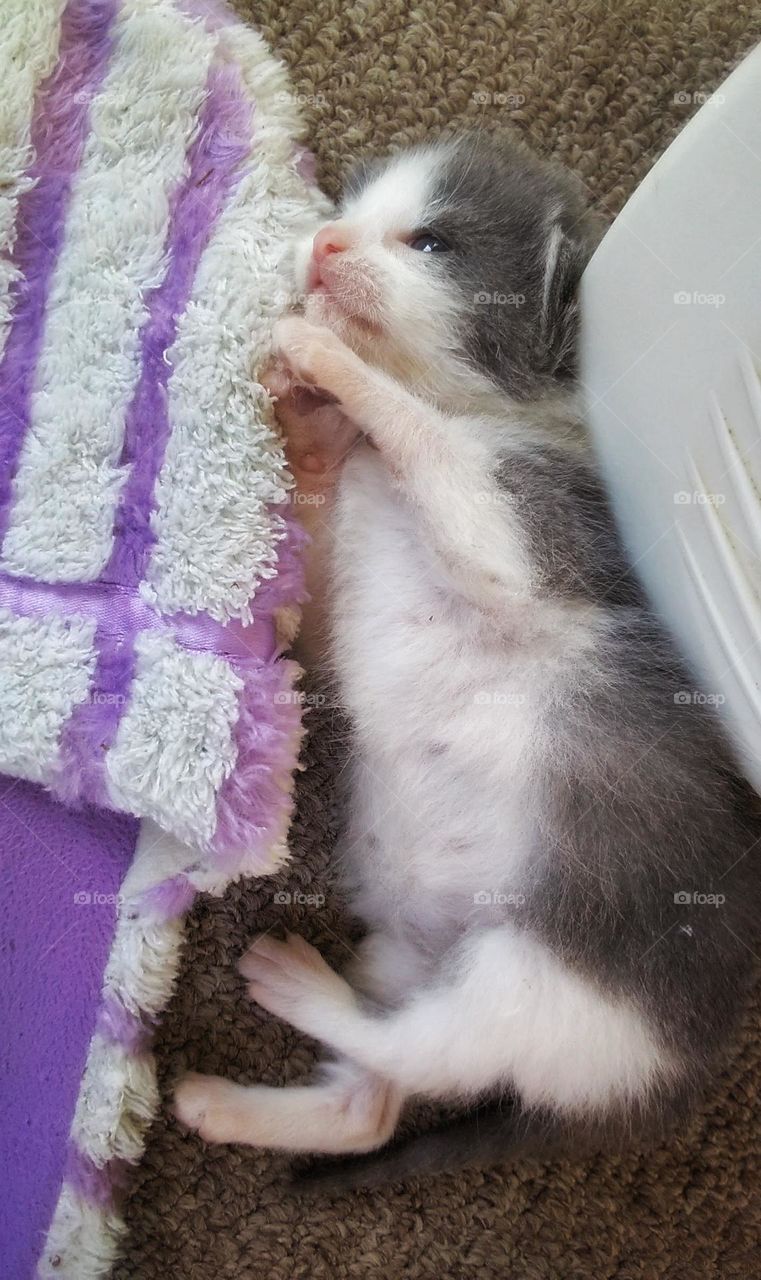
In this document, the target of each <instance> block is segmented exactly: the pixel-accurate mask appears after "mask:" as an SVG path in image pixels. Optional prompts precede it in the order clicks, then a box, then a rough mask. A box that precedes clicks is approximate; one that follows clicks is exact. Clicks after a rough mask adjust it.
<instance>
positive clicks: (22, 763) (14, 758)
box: [0, 609, 96, 783]
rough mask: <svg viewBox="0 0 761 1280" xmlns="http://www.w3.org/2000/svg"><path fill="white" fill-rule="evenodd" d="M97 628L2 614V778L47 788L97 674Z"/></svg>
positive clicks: (72, 621)
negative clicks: (66, 733) (67, 728)
mask: <svg viewBox="0 0 761 1280" xmlns="http://www.w3.org/2000/svg"><path fill="white" fill-rule="evenodd" d="M94 639H95V623H94V622H90V621H87V620H85V619H84V618H68V619H64V618H56V617H52V618H47V619H45V620H44V621H40V620H37V619H35V618H17V617H16V616H15V614H13V613H11V612H10V611H9V610H8V609H0V689H2V697H3V714H2V716H0V773H9V774H13V776H14V777H17V778H26V779H27V780H28V781H29V782H42V783H48V782H50V781H51V774H52V772H53V771H54V769H55V767H56V764H57V763H58V755H59V744H60V737H61V733H62V731H63V727H64V725H65V724H66V721H67V720H68V719H69V716H70V715H71V713H72V711H73V710H74V708H75V707H76V706H78V705H79V703H80V702H84V700H85V699H86V698H87V696H88V693H89V689H90V680H91V678H92V675H93V672H94V670H95V659H96V654H95V647H94Z"/></svg>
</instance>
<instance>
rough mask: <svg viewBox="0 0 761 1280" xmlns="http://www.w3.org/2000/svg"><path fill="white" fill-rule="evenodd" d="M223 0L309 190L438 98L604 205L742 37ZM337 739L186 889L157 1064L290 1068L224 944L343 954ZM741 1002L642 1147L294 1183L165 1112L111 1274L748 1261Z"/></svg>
mask: <svg viewBox="0 0 761 1280" xmlns="http://www.w3.org/2000/svg"><path fill="white" fill-rule="evenodd" d="M238 10H239V12H240V13H241V15H243V16H245V17H247V18H250V19H251V20H252V21H253V22H256V23H258V25H259V27H260V29H261V30H262V31H263V32H264V34H265V36H266V37H267V38H268V39H269V40H270V41H271V43H272V44H273V45H274V47H275V49H276V50H277V51H278V53H279V54H280V55H281V57H282V58H284V59H285V61H286V62H287V64H288V66H289V67H290V69H291V73H292V75H293V79H294V83H295V87H296V91H297V92H298V93H299V94H302V95H304V96H303V99H302V101H303V103H304V108H305V111H306V113H307V115H308V118H309V121H310V127H311V136H312V138H313V144H314V147H315V149H316V152H317V156H318V160H319V172H320V176H321V179H322V181H323V183H324V185H325V186H326V187H327V189H328V190H329V191H331V192H334V191H335V190H336V185H337V181H338V175H339V173H340V170H341V167H342V165H344V163H345V162H346V161H347V160H348V159H349V158H350V157H352V156H354V155H356V154H357V153H360V152H363V151H366V150H367V149H370V148H377V147H380V146H383V145H385V144H387V143H389V142H400V141H408V140H417V139H420V138H423V137H425V136H426V135H427V134H429V133H431V132H435V131H436V130H438V129H440V128H441V127H442V126H444V125H446V124H449V123H450V122H452V121H455V122H461V123H463V124H475V123H478V122H480V121H484V122H485V123H486V125H487V126H489V127H492V126H499V125H500V124H502V123H511V124H513V125H515V126H516V127H517V128H518V129H519V130H520V131H521V132H522V133H523V134H524V135H525V137H526V138H527V139H529V140H531V141H533V143H534V144H535V145H536V146H537V147H538V148H539V149H540V150H543V151H545V152H552V153H554V154H556V155H557V156H559V157H560V158H561V159H562V160H564V161H565V162H566V163H568V164H569V165H570V166H571V167H572V168H574V169H575V170H576V172H577V173H579V174H580V175H581V176H582V177H583V178H584V179H585V181H586V182H587V183H588V185H589V188H590V190H591V192H592V194H593V196H594V198H595V200H596V202H597V203H598V205H599V206H600V207H601V208H602V209H603V210H607V211H608V212H609V213H615V212H616V211H617V210H618V209H619V208H620V207H621V204H622V203H623V201H624V200H625V199H626V197H627V196H628V194H629V193H630V192H631V191H632V190H633V188H634V187H635V185H636V184H637V182H638V180H639V179H640V178H642V176H643V175H644V174H645V173H646V171H647V169H648V168H649V166H650V165H651V164H652V163H653V161H654V160H655V159H656V158H657V156H658V155H659V154H660V152H661V151H662V150H663V149H664V147H665V146H666V144H667V143H668V141H669V140H670V139H671V137H672V136H673V135H674V133H675V132H676V131H677V130H678V128H679V127H680V125H681V124H682V123H683V122H684V121H685V119H686V118H687V117H688V116H689V114H690V112H691V111H692V110H693V109H694V108H693V106H692V98H693V95H696V94H701V93H707V92H710V91H711V90H712V89H714V88H715V87H716V86H717V85H718V83H719V82H720V80H721V79H722V77H723V75H724V74H725V72H726V71H727V70H728V68H730V67H731V66H732V65H733V64H734V63H735V62H736V61H737V60H738V59H739V58H740V56H741V55H742V54H743V53H745V52H746V51H747V50H748V49H749V48H750V47H751V46H752V45H753V44H754V43H755V42H756V41H757V40H758V39H759V38H761V9H759V7H755V8H753V7H752V6H751V5H746V4H739V5H738V4H736V3H735V2H734V0H692V2H691V3H683V2H681V0H657V2H656V3H648V0H628V2H625V3H621V0H610V3H605V2H604V0H566V2H565V3H563V2H562V0H524V2H521V0H499V2H495V3H494V4H492V3H490V0H420V2H419V3H417V4H411V5H407V4H404V3H403V2H402V0H364V2H363V3H359V4H356V5H354V6H350V7H346V5H345V3H344V2H343V0H264V2H263V3H261V4H257V3H254V2H253V0H238ZM474 94H476V95H481V99H480V100H477V99H474ZM677 94H681V95H687V96H688V98H689V99H690V102H689V103H685V104H683V103H682V102H679V101H675V95H677ZM484 96H485V97H486V101H483V98H484ZM749 163H753V161H752V160H751V159H750V158H749ZM336 754H337V748H336V741H335V733H334V732H333V730H332V726H331V723H330V717H329V715H328V714H327V713H318V714H315V715H314V716H313V732H312V736H311V741H310V743H309V745H308V748H307V750H306V754H305V762H306V764H307V771H306V772H305V773H304V774H303V775H302V776H301V779H300V791H299V812H298V818H297V822H296V826H295V830H294V835H293V863H292V867H291V869H290V870H289V871H288V872H287V873H285V874H284V875H282V876H281V877H280V879H279V881H277V882H260V883H256V884H252V885H249V886H247V887H246V888H240V887H237V888H234V889H232V890H231V891H230V892H229V893H228V894H227V896H226V897H225V899H224V900H222V901H210V900H204V901H202V902H201V903H200V904H199V905H198V907H197V909H196V910H195V911H194V913H193V915H192V917H191V919H190V922H189V928H188V946H187V951H186V956H185V966H184V970H183V974H182V979H181V982H180V986H179V990H178V992H177V996H176V998H175V1000H174V1002H173V1004H172V1007H171V1009H170V1010H169V1013H168V1015H167V1017H166V1018H165V1021H164V1025H163V1030H162V1032H161V1034H160V1037H159V1042H158V1053H159V1059H160V1066H161V1073H162V1078H163V1082H164V1086H165V1087H166V1084H167V1082H168V1081H169V1080H170V1079H171V1078H172V1077H173V1076H175V1075H177V1074H178V1073H179V1072H181V1071H182V1070H185V1069H186V1068H188V1067H193V1068H197V1069H200V1070H202V1071H212V1072H218V1073H220V1074H223V1075H228V1076H231V1077H233V1078H236V1079H239V1080H242V1081H250V1082H253V1081H258V1080H261V1081H264V1082H268V1083H272V1084H278V1083H283V1082H285V1081H286V1080H294V1079H296V1078H298V1077H299V1076H302V1075H303V1074H304V1073H305V1072H306V1070H307V1069H308V1066H309V1064H310V1062H311V1061H312V1047H311V1046H309V1045H307V1044H306V1043H305V1042H304V1041H303V1040H301V1039H299V1037H297V1036H296V1034H295V1033H292V1032H291V1031H290V1030H289V1029H288V1028H286V1027H285V1026H283V1025H282V1024H280V1023H278V1022H276V1021H274V1020H273V1019H270V1018H268V1017H267V1016H266V1015H264V1014H262V1013H259V1012H257V1010H256V1009H254V1008H251V1007H250V1006H249V1005H248V1004H247V1002H246V1001H245V999H244V998H243V990H242V983H241V981H240V980H239V979H238V977H237V974H236V972H235V969H234V964H235V960H236V957H237V956H238V955H239V953H240V952H241V951H242V950H243V949H244V947H245V944H246V942H247V939H248V938H249V937H250V936H251V935H252V934H253V933H254V932H257V931H258V930H260V929H262V928H267V927H268V926H269V925H271V924H272V923H273V922H274V921H275V920H276V919H277V920H283V921H284V922H285V923H286V924H288V925H289V927H294V926H297V927H298V928H299V929H301V930H302V931H303V932H304V933H305V934H306V935H307V936H308V937H310V938H311V939H312V940H314V941H316V942H317V943H318V944H319V945H320V946H321V947H323V948H324V950H325V952H326V954H327V955H328V956H329V957H330V958H332V959H333V961H335V962H337V963H340V961H341V957H342V955H345V950H344V948H345V944H344V942H343V941H342V939H343V938H344V937H345V936H347V934H346V925H345V922H344V921H343V919H342V914H341V904H340V902H339V901H338V900H337V899H336V896H335V894H334V893H333V892H332V890H331V887H330V876H329V859H330V847H331V840H332V835H333V830H334V818H335V815H334V811H333V808H332V800H331V775H332V772H333V769H334V764H335V761H334V757H335V756H336ZM297 887H298V888H301V889H302V890H303V891H304V892H305V893H311V894H317V893H324V894H325V895H326V903H325V906H324V907H322V908H321V909H316V908H314V907H312V908H311V909H310V908H308V907H297V906H287V905H281V904H275V903H273V894H274V892H275V891H276V890H277V889H284V890H286V891H288V890H293V889H295V888H297ZM760 1012H761V1011H760V1010H759V1008H755V1009H753V1010H752V1011H751V1012H750V1013H749V1017H748V1021H747V1026H746V1031H745V1034H744V1036H743V1038H742V1040H741V1044H740V1046H739V1048H738V1051H737V1052H736V1054H735V1056H734V1059H733V1062H732V1064H731V1066H730V1067H729V1068H728V1070H727V1071H726V1073H725V1074H724V1076H723V1078H722V1079H721V1081H720V1082H719V1084H718V1086H717V1088H716V1090H715V1092H714V1094H713V1096H712V1097H711V1098H710V1099H709V1100H708V1102H707V1103H706V1106H705V1108H704V1111H703V1113H702V1114H701V1115H700V1116H699V1117H698V1118H697V1119H696V1121H695V1122H694V1124H693V1125H692V1127H691V1128H690V1130H689V1132H688V1133H686V1134H684V1135H683V1136H682V1138H681V1139H680V1140H679V1141H674V1142H672V1143H670V1144H669V1145H668V1146H664V1147H663V1148H662V1149H660V1150H658V1151H656V1152H655V1153H654V1154H650V1155H647V1156H642V1155H638V1154H637V1153H632V1154H630V1155H628V1156H627V1157H625V1158H621V1159H609V1160H603V1159H599V1160H596V1161H595V1162H594V1163H592V1164H588V1165H586V1166H580V1165H571V1164H564V1165H557V1166H551V1167H546V1168H543V1167H538V1166H534V1167H533V1168H528V1167H524V1168H522V1169H517V1170H509V1171H502V1172H491V1173H488V1174H469V1175H467V1176H464V1175H461V1176H457V1177H455V1176H448V1177H445V1178H441V1179H439V1180H438V1181H437V1182H436V1183H434V1184H430V1185H428V1186H426V1187H420V1186H416V1187H414V1188H410V1189H403V1190H400V1189H398V1188H397V1189H395V1190H393V1191H389V1192H388V1193H384V1194H381V1193H374V1194H371V1195H364V1196H357V1197H355V1198H345V1199H343V1200H340V1201H337V1202H335V1203H333V1204H332V1205H331V1204H325V1205H324V1206H323V1205H317V1204H309V1205H308V1206H306V1205H304V1206H302V1205H301V1204H299V1203H298V1201H297V1200H295V1199H293V1198H288V1197H287V1196H286V1195H285V1194H284V1192H283V1188H282V1184H281V1178H282V1172H283V1168H284V1161H283V1160H282V1159H281V1158H276V1157H272V1156H267V1155H263V1154H261V1153H259V1152H256V1151H251V1150H246V1149H244V1148H210V1147H204V1146H203V1144H202V1143H201V1142H199V1141H198V1140H197V1139H196V1138H194V1137H190V1136H188V1135H186V1134H183V1133H181V1132H180V1131H179V1129H178V1128H177V1126H176V1125H175V1124H173V1123H172V1122H171V1121H168V1120H167V1119H166V1118H165V1117H164V1116H162V1117H161V1118H160V1119H159V1120H158V1121H157V1122H156V1124H155V1125H154V1127H153V1130H152V1132H151V1135H150V1142H149V1146H148V1151H147V1154H146V1157H145V1160H144V1162H143V1164H142V1166H141V1168H140V1169H139V1171H138V1173H137V1175H136V1177H135V1179H134V1185H133V1188H132V1194H131V1199H130V1202H129V1204H128V1209H127V1217H128V1221H129V1225H130V1228H131V1237H130V1242H129V1246H128V1256H127V1258H126V1259H125V1260H124V1261H123V1262H122V1263H120V1264H119V1265H118V1267H117V1268H116V1273H115V1275H116V1280H167V1278H171V1280H222V1278H224V1277H230V1278H232V1277H234V1278H235V1280H260V1278H261V1280H297V1278H298V1277H308V1278H309V1280H322V1278H323V1277H325V1278H326V1280H327V1278H328V1277H329V1278H330V1280H344V1278H345V1277H346V1278H348V1277H352V1280H358V1278H360V1277H361V1278H363V1280H364V1278H365V1277H366V1278H367V1280H374V1278H375V1277H379V1278H380V1277H382V1278H383V1280H402V1277H404V1278H405V1280H407V1278H410V1280H417V1278H418V1277H420V1278H422V1277H432V1278H434V1280H470V1277H476V1276H478V1277H484V1278H485V1280H491V1278H495V1280H496V1278H497V1277H499V1278H500V1280H612V1278H613V1277H616V1280H634V1278H635V1277H639V1278H643V1280H655V1278H656V1277H668V1278H669V1280H676V1278H677V1277H678V1278H679V1280H682V1278H684V1280H688V1278H689V1280H704V1278H709V1277H710V1278H712V1280H714V1278H715V1280H735V1277H736V1278H737V1280H752V1278H753V1277H755V1276H758V1275H761V1263H760V1262H759V1258H760V1257H761V1159H760V1148H761V1140H760V1135H759V1118H758V1094H759V1081H761V1035H760V1034H759V1028H761V1017H760V1016H759V1015H760Z"/></svg>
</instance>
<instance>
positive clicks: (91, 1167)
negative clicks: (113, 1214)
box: [64, 1143, 128, 1209]
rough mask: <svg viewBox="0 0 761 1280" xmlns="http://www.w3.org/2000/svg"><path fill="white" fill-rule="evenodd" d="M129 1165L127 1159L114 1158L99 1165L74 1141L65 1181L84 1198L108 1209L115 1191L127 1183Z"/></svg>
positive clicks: (67, 1163)
mask: <svg viewBox="0 0 761 1280" xmlns="http://www.w3.org/2000/svg"><path fill="white" fill-rule="evenodd" d="M127 1169H128V1165H127V1162H126V1160H119V1159H118V1158H114V1159H113V1160H109V1161H108V1162H107V1163H106V1164H104V1165H97V1164H95V1162H94V1161H93V1160H91V1159H90V1157H89V1156H86V1155H85V1153H84V1152H83V1151H80V1150H79V1148H78V1147H76V1146H75V1145H74V1144H73V1143H72V1144H71V1146H70V1147H69V1155H68V1159H67V1161H66V1172H65V1174H64V1181H66V1182H68V1183H69V1184H70V1185H71V1186H72V1187H73V1188H74V1190H75V1191H76V1193H77V1195H79V1196H81V1197H82V1199H83V1200H88V1201H89V1202H90V1203H91V1204H94V1205H97V1206H98V1208H100V1209H108V1208H109V1207H110V1206H111V1205H112V1204H113V1202H114V1197H115V1193H116V1192H117V1191H120V1190H121V1189H122V1188H123V1187H124V1184H125V1181H126V1176H127Z"/></svg>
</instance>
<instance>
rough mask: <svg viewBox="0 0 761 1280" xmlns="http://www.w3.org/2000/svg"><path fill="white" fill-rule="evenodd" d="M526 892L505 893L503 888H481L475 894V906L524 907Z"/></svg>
mask: <svg viewBox="0 0 761 1280" xmlns="http://www.w3.org/2000/svg"><path fill="white" fill-rule="evenodd" d="M525 903H526V895H525V893H505V892H503V890H502V889H479V890H477V892H476V893H474V894H473V905H474V906H475V907H523V906H525Z"/></svg>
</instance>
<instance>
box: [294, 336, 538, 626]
mask: <svg viewBox="0 0 761 1280" xmlns="http://www.w3.org/2000/svg"><path fill="white" fill-rule="evenodd" d="M275 338H276V342H277V344H278V346H279V349H280V351H281V352H282V354H283V356H284V358H285V359H286V360H287V361H288V363H289V364H290V365H291V367H292V368H293V369H294V370H295V372H296V373H297V374H298V376H299V377H300V378H303V379H305V380H306V381H310V382H312V383H314V384H315V385H317V386H319V387H322V388H324V389H325V390H326V391H329V392H330V393H331V394H332V395H334V396H335V397H336V398H337V399H338V400H339V401H340V404H341V407H342V409H343V411H344V413H345V414H346V415H347V416H348V418H350V419H351V421H352V422H355V423H356V424H357V426H358V427H360V428H361V429H362V431H364V432H365V433H366V434H368V435H369V436H370V438H371V439H372V441H373V443H374V444H375V445H376V446H377V447H378V449H379V450H380V452H381V454H382V456H383V457H384V458H385V460H386V462H387V464H388V466H389V468H390V470H391V472H392V474H393V475H394V477H395V479H396V482H397V483H398V484H399V485H400V487H401V488H403V489H404V491H405V493H406V494H407V496H408V498H409V499H410V500H411V501H412V502H414V503H415V505H416V506H417V507H418V509H419V510H420V512H421V515H422V517H423V521H424V524H425V526H426V527H427V530H428V533H429V537H430V539H431V544H432V546H433V547H434V549H435V550H436V551H437V553H438V554H439V556H440V557H441V559H442V561H443V562H444V564H445V566H446V568H447V569H448V571H449V573H450V574H451V576H452V578H453V579H454V580H455V582H456V584H457V586H458V588H459V590H460V591H461V592H462V593H463V594H464V595H465V596H466V597H467V598H469V599H470V600H472V601H473V603H475V604H478V605H479V606H481V607H484V608H489V609H497V610H498V611H501V610H502V609H503V608H504V606H505V601H506V599H507V600H508V601H509V600H511V599H512V600H513V601H522V600H527V599H529V598H530V596H531V594H532V592H533V590H534V588H535V583H534V577H533V570H532V565H531V562H530V559H529V557H528V554H527V549H526V539H525V537H524V536H523V532H522V530H521V529H520V528H519V527H518V525H517V522H516V520H515V517H514V514H513V513H512V512H511V510H510V507H509V504H506V503H505V502H504V494H503V493H502V492H501V491H500V488H499V485H498V484H497V481H496V479H495V471H496V466H497V461H498V459H497V456H496V453H495V450H494V445H493V440H492V436H493V428H492V430H491V431H490V430H489V429H488V428H486V429H483V430H481V429H479V423H478V420H477V419H476V420H469V421H467V422H464V421H461V420H460V419H457V418H454V417H449V416H447V415H445V414H442V413H440V412H439V411H438V410H436V409H435V408H433V407H432V406H430V405H428V404H425V403H423V402H422V401H420V400H417V399H416V398H415V396H414V395H412V394H411V393H410V392H409V391H407V390H406V389H405V388H404V387H402V386H400V384H399V383H397V382H395V381H394V380H393V379H392V378H389V377H388V376H387V375H386V374H385V373H383V372H382V371H380V370H378V369H374V368H372V367H371V366H370V365H367V364H365V363H364V361H362V360H361V359H360V358H359V357H358V356H357V355H356V354H355V353H354V352H353V351H351V350H350V348H349V347H347V346H346V345H345V344H344V343H343V342H341V340H340V338H338V337H337V336H336V335H335V334H334V333H332V332H331V331H330V330H329V329H322V328H317V327H316V326H314V325H310V324H309V323H308V322H307V321H305V320H303V319H301V318H300V317H297V316H294V317H288V318H286V319H285V320H281V321H280V322H279V324H278V325H277V327H276V330H275Z"/></svg>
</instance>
